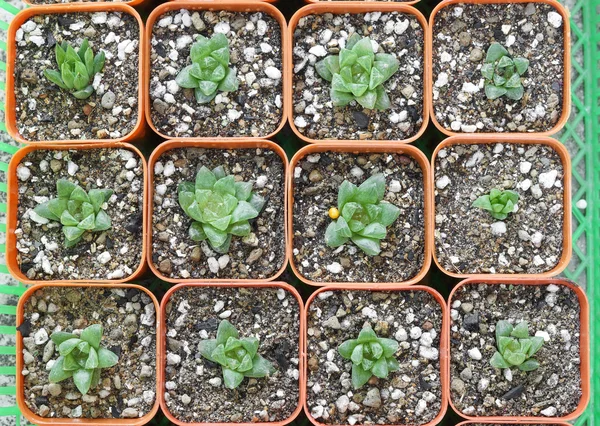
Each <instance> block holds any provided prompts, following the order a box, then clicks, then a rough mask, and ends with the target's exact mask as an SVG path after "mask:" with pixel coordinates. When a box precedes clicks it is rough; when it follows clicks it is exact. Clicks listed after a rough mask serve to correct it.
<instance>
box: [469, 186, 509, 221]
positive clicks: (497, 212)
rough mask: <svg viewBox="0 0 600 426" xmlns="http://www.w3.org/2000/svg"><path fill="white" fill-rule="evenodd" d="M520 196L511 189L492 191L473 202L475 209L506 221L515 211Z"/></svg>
mask: <svg viewBox="0 0 600 426" xmlns="http://www.w3.org/2000/svg"><path fill="white" fill-rule="evenodd" d="M518 201H519V194H518V193H516V192H515V191H511V190H509V189H507V190H504V191H500V190H499V189H496V188H494V189H492V190H491V191H490V193H489V194H486V195H482V196H481V197H479V198H477V199H476V200H475V201H474V202H473V207H477V208H479V209H484V210H487V211H489V212H490V214H491V215H492V217H493V218H494V219H498V220H504V219H506V218H507V217H508V214H509V213H512V212H514V211H515V208H516V206H517V202H518Z"/></svg>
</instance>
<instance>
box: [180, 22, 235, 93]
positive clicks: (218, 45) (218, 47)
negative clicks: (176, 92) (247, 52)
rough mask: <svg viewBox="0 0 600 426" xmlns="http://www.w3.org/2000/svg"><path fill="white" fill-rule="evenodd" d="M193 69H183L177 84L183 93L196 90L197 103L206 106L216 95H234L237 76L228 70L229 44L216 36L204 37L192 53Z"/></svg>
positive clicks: (190, 67) (220, 36) (193, 47)
mask: <svg viewBox="0 0 600 426" xmlns="http://www.w3.org/2000/svg"><path fill="white" fill-rule="evenodd" d="M190 59H191V61H192V64H191V65H188V66H187V67H185V68H184V69H182V70H181V71H180V72H179V74H178V75H177V77H176V78H175V81H176V82H177V84H178V85H179V87H182V88H184V89H194V94H195V95H196V101H197V102H198V103H200V104H206V103H209V102H210V101H212V100H213V99H214V98H215V97H216V96H217V92H218V91H221V92H235V91H236V90H237V89H238V87H239V82H238V79H237V75H236V72H235V71H234V70H233V69H232V68H229V40H227V37H226V36H225V35H224V34H221V33H216V34H214V35H213V36H212V38H210V39H208V38H206V37H203V36H201V35H199V36H198V40H197V41H196V42H195V43H194V44H193V45H192V48H191V50H190Z"/></svg>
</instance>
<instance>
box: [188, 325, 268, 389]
mask: <svg viewBox="0 0 600 426" xmlns="http://www.w3.org/2000/svg"><path fill="white" fill-rule="evenodd" d="M258 345H259V340H258V339H257V338H256V337H254V336H251V337H243V338H241V339H240V334H239V333H238V331H237V330H236V328H235V327H234V326H233V325H232V324H231V323H230V322H229V321H227V320H223V321H221V323H220V324H219V328H218V329H217V338H216V339H207V340H202V341H200V343H199V345H198V350H199V351H200V354H201V355H202V356H203V357H204V358H206V359H208V360H209V361H212V362H216V363H217V364H219V365H220V366H221V367H222V369H223V383H225V387H227V388H229V389H235V388H237V387H238V386H239V385H240V383H242V380H244V377H253V378H257V379H258V378H262V377H266V376H268V375H270V374H273V373H274V372H275V367H273V364H271V362H270V361H268V360H267V359H265V358H263V357H262V356H261V355H259V354H258Z"/></svg>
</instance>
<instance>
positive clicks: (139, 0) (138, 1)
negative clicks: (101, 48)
mask: <svg viewBox="0 0 600 426" xmlns="http://www.w3.org/2000/svg"><path fill="white" fill-rule="evenodd" d="M23 2H24V3H26V4H27V5H28V6H33V7H45V6H53V5H55V4H68V5H73V4H74V5H75V6H79V5H82V4H85V3H87V2H84V1H82V0H75V1H72V2H69V3H48V4H41V3H33V2H32V1H31V0H23ZM145 2H146V0H128V1H124V2H123V3H124V4H126V5H127V6H132V7H133V6H142V5H143V4H145Z"/></svg>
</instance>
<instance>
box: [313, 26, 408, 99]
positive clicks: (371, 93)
mask: <svg viewBox="0 0 600 426" xmlns="http://www.w3.org/2000/svg"><path fill="white" fill-rule="evenodd" d="M399 67H400V63H399V61H398V59H396V57H395V56H394V55H390V54H388V53H375V52H373V45H372V43H371V39H370V38H368V37H362V38H361V37H360V36H359V35H358V34H357V33H354V34H352V35H351V36H350V37H349V38H348V41H347V42H346V47H345V48H342V49H341V50H340V53H339V55H331V56H328V57H326V58H325V59H323V60H322V61H319V62H317V63H316V64H315V69H316V71H317V73H318V74H319V75H320V76H321V77H322V78H323V79H325V80H327V81H329V82H331V90H330V97H331V101H332V102H333V105H334V106H337V107H343V106H346V105H348V104H349V103H350V102H352V101H356V102H358V103H359V104H360V105H362V106H363V107H364V108H366V109H377V110H386V109H388V108H390V107H391V106H392V103H391V101H390V98H389V96H388V94H387V93H386V91H385V88H384V87H383V83H385V82H386V81H388V80H389V79H390V78H391V77H392V76H393V75H394V74H395V73H396V71H398V69H399Z"/></svg>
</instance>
